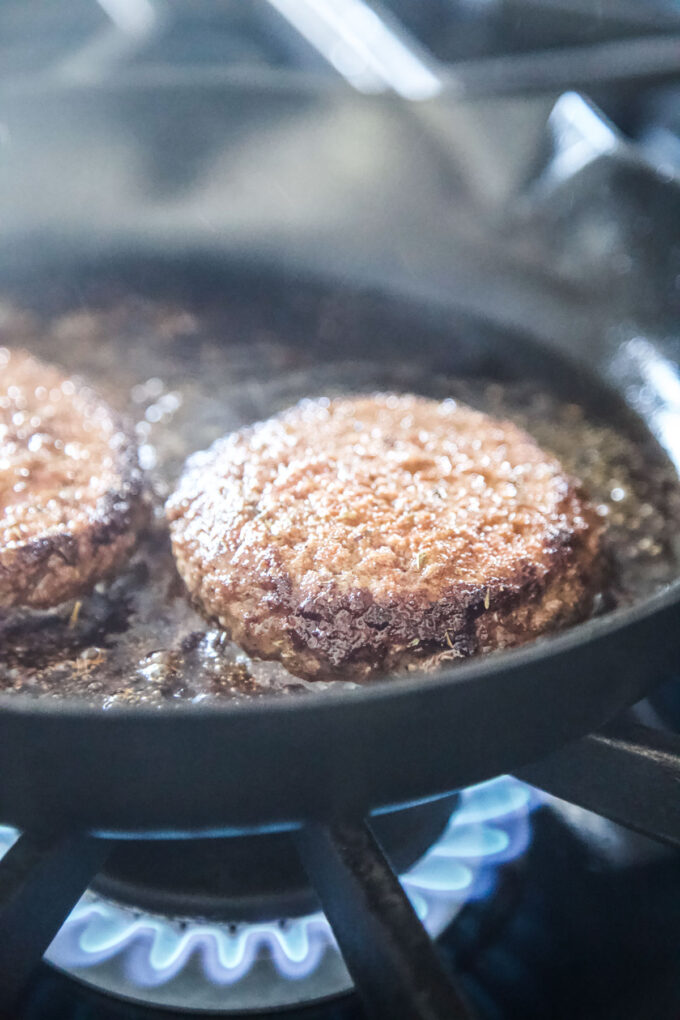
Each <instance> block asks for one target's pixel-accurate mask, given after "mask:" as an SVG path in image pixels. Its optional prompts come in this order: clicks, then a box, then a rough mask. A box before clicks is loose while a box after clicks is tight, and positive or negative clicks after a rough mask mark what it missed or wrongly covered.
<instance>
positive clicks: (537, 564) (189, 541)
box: [167, 394, 602, 679]
mask: <svg viewBox="0 0 680 1020" xmlns="http://www.w3.org/2000/svg"><path fill="white" fill-rule="evenodd" d="M167 515H168V519H169V521H170V531H171V537H172V544H173V550H174V553H175V557H176V561H177V565H178V568H179V571H180V574H181V575H182V577H183V579H184V581H185V583H186V585H187V587H188V589H189V591H190V592H191V593H192V595H193V597H194V598H195V600H196V601H197V603H198V604H199V605H200V606H201V608H202V609H203V611H204V612H205V613H206V615H208V616H209V617H210V618H213V619H215V620H217V621H218V622H219V623H220V624H221V625H222V626H223V627H224V628H226V630H227V631H228V632H229V634H230V635H231V637H232V638H233V640H235V641H236V642H238V643H239V644H240V645H241V646H242V647H243V648H244V649H245V650H246V651H247V652H248V653H250V654H251V655H255V656H259V657H261V658H265V659H278V660H280V661H281V662H283V663H284V665H285V666H286V667H287V668H288V669H289V670H290V671H291V672H292V673H295V674H297V675H299V676H302V677H306V678H309V679H324V678H339V677H345V678H348V679H349V678H352V679H357V678H361V677H366V676H368V675H369V674H371V673H373V672H375V671H386V670H391V669H400V668H405V667H408V666H409V665H412V664H414V663H416V664H417V663H418V662H422V660H423V659H424V658H425V657H428V656H432V655H437V654H438V653H444V654H445V657H447V658H458V657H460V658H462V657H466V656H470V655H474V654H477V653H480V652H486V651H491V650H494V649H499V648H507V647H511V646H514V645H519V644H522V643H524V642H526V641H528V640H530V639H531V638H533V637H535V636H536V635H538V634H541V633H544V632H546V631H549V630H553V629H555V628H558V627H563V626H565V625H567V624H569V623H573V622H575V621H577V620H579V619H582V618H584V617H585V616H586V615H588V613H589V612H590V611H591V608H592V600H593V596H594V594H595V592H596V591H597V590H598V587H599V586H600V584H601V579H602V577H601V575H602V572H601V556H600V537H601V526H600V522H599V518H598V517H597V515H596V513H595V511H594V509H593V508H592V507H591V506H590V504H589V503H588V502H587V500H586V499H585V497H584V496H583V494H582V493H581V492H580V491H579V489H578V485H577V484H576V483H575V482H574V481H573V480H572V479H570V478H569V477H568V476H567V475H566V474H565V472H564V470H563V468H562V466H561V465H560V464H559V462H558V461H557V460H555V458H553V457H552V456H550V455H549V454H547V453H546V452H544V451H543V450H542V449H541V448H540V447H539V446H538V445H537V444H536V443H535V442H534V440H533V439H532V438H531V437H530V436H529V435H527V434H526V433H525V432H523V431H522V430H521V429H519V428H517V427H516V426H515V425H513V424H512V423H510V422H507V421H498V420H495V419H493V418H490V417H489V416H488V415H486V414H483V413H481V412H478V411H475V410H472V409H471V408H469V407H466V406H464V405H462V404H460V403H456V402H455V401H453V400H445V401H443V402H441V403H439V402H436V401H433V400H427V399H424V398H421V397H416V396H411V395H405V396H397V395H394V394H376V395H374V396H370V397H353V398H346V399H336V400H328V399H319V400H313V401H312V400H306V401H302V402H301V403H300V404H298V405H297V406H296V407H293V408H291V409H290V410H288V411H286V412H284V413H282V414H280V415H277V416H276V417H274V418H271V419H269V420H268V421H264V422H261V423H259V424H257V425H254V426H252V427H250V428H246V429H242V430H240V431H239V432H236V433H234V434H233V435H230V436H227V437H225V438H223V439H220V440H218V441H217V442H215V443H214V444H213V446H212V447H211V448H210V449H209V450H207V451H205V452H202V453H198V454H195V455H194V456H193V457H192V458H190V459H189V461H188V462H187V465H186V468H185V471H184V474H183V476H182V478H181V480H180V483H179V486H178V488H177V491H176V492H175V493H174V495H173V496H172V497H171V498H170V500H169V501H168V504H167Z"/></svg>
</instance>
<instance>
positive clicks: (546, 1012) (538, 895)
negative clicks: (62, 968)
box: [20, 801, 680, 1020]
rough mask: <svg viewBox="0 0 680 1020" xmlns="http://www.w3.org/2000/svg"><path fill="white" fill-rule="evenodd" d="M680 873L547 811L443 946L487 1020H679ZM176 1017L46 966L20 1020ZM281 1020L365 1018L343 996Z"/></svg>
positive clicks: (670, 857) (624, 835) (600, 830)
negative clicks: (112, 995) (519, 854)
mask: <svg viewBox="0 0 680 1020" xmlns="http://www.w3.org/2000/svg"><path fill="white" fill-rule="evenodd" d="M679 865H680V855H678V853H677V852H673V851H670V850H668V849H665V848H662V847H660V845H659V844H657V843H654V842H652V841H651V840H648V839H646V838H644V837H639V836H633V835H631V833H629V832H628V831H627V830H624V829H622V828H620V827H619V826H615V825H613V824H612V823H609V822H605V821H603V820H602V819H601V818H599V817H598V816H596V815H592V814H590V813H588V812H584V811H581V810H580V809H575V808H571V807H568V806H567V805H565V804H564V803H563V802H560V801H550V802H548V803H546V804H545V805H544V806H542V807H540V808H538V809H537V811H536V812H535V813H534V837H533V841H532V844H531V847H530V848H529V849H528V851H527V853H526V854H525V855H523V856H522V857H521V858H520V859H517V860H516V861H515V862H513V863H511V864H509V865H507V866H506V867H505V869H504V871H503V873H502V875H501V876H500V879H499V882H498V886H497V888H496V889H495V891H494V893H493V895H491V896H490V897H488V898H487V899H484V900H482V901H477V902H474V903H471V904H469V905H468V906H467V907H465V908H464V909H463V911H462V912H461V914H460V915H459V916H458V918H457V919H456V920H455V922H454V923H453V925H452V926H451V927H450V928H449V930H448V931H447V932H446V933H445V935H444V936H443V937H442V938H441V939H440V941H439V945H440V947H441V949H442V951H443V954H444V956H445V958H446V959H447V961H448V962H450V964H451V965H452V966H453V967H454V968H455V971H456V973H457V974H458V975H459V977H460V979H461V980H462V983H463V985H464V987H465V990H466V992H467V993H468V996H469V999H470V1001H471V1002H473V1003H474V1006H475V1008H476V1010H477V1015H478V1016H479V1017H480V1020H544V1018H546V1017H548V1016H549V1017H551V1018H553V1017H554V1018H555V1020H558V1018H565V1020H566V1018H569V1020H572V1018H575V1017H578V1018H579V1020H624V1018H625V1020H672V1018H675V1017H676V1016H677V1015H678V1011H679V1010H680V968H679V966H678V944H679V937H680V882H679V881H678V869H679ZM170 1015H172V1014H169V1013H167V1012H163V1011H159V1010H151V1009H148V1008H140V1007H137V1006H133V1005H131V1004H126V1003H121V1002H119V1001H115V1000H112V999H110V998H109V997H106V996H103V995H101V994H98V993H96V992H93V991H91V990H90V989H86V988H84V987H81V986H78V985H76V984H75V983H74V982H73V981H72V980H71V979H69V978H66V977H64V976H63V975H61V974H58V973H57V972H55V971H54V970H52V969H51V968H49V967H48V966H46V965H43V966H42V968H41V969H40V971H39V972H38V973H37V974H36V975H35V978H34V979H33V981H32V982H31V985H30V987H29V988H28V990H27V994H26V996H25V998H24V1000H23V1003H22V1006H21V1012H20V1016H21V1017H22V1020H76V1018H77V1020H122V1018H125V1020H151V1018H160V1017H162V1016H166V1017H167V1016H170ZM203 1015H214V1016H217V1015H218V1014H203ZM251 1015H252V1014H251ZM284 1015H285V1016H287V1017H290V1018H291V1020H293V1018H297V1017H299V1018H300V1020H360V1018H362V1017H363V1016H364V1015H365V1014H364V1013H363V1011H362V1010H361V1008H360V1006H359V1005H358V1004H357V1003H356V1001H355V1000H354V998H353V996H345V997H343V998H340V999H338V1000H337V1001H335V1002H332V1003H329V1004H326V1005H320V1006H312V1007H307V1008H304V1009H300V1010H293V1011H287V1012H286V1013H285V1014H284Z"/></svg>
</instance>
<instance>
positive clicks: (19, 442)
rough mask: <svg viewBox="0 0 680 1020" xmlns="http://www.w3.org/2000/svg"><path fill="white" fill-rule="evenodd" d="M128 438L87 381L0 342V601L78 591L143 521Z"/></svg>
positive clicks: (39, 602)
mask: <svg viewBox="0 0 680 1020" xmlns="http://www.w3.org/2000/svg"><path fill="white" fill-rule="evenodd" d="M142 488H143V486H142V475H141V471H140V468H139V462H138V458H137V448H136V445H135V443H134V439H133V437H132V435H131V434H130V433H129V431H127V429H126V428H125V426H124V425H123V423H122V422H121V420H120V418H119V417H118V416H117V415H116V414H115V413H114V412H113V411H112V410H111V408H110V407H109V406H108V405H107V404H106V403H105V402H104V401H103V400H101V399H100V398H99V397H97V396H96V394H95V393H94V392H93V391H92V390H91V389H89V388H88V387H87V386H85V385H83V384H82V383H79V382H77V381H75V380H73V379H69V378H67V377H66V376H65V375H64V374H63V373H62V372H61V371H60V370H59V369H58V368H55V367H54V366H52V365H45V364H43V363H42V362H40V361H37V360H36V359H35V358H33V357H32V356H31V355H30V354H27V353H26V352H25V351H9V350H7V348H3V347H0V608H9V607H14V606H23V607H31V608H36V609H45V608H48V607H50V606H53V605H57V604H58V603H60V602H63V601H64V600H65V599H68V598H71V597H73V596H75V595H79V594H81V593H82V592H84V591H87V589H89V588H90V587H92V585H93V584H95V583H96V582H97V581H98V580H100V579H101V578H102V577H104V576H105V575H106V574H107V573H109V572H110V571H111V570H112V569H113V568H114V567H116V566H117V565H118V564H119V563H120V562H121V560H122V559H123V558H124V557H125V556H126V554H127V553H128V552H129V550H130V549H131V548H132V546H133V544H134V542H135V538H136V531H137V530H138V528H139V526H140V524H141V522H142V521H143V519H144V504H143V499H142Z"/></svg>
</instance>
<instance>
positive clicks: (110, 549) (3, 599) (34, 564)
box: [0, 418, 150, 610]
mask: <svg viewBox="0 0 680 1020" xmlns="http://www.w3.org/2000/svg"><path fill="white" fill-rule="evenodd" d="M115 431H116V432H121V433H122V434H123V435H124V436H125V442H124V444H123V445H122V447H121V448H120V450H119V451H118V453H117V458H116V465H115V468H114V469H113V472H112V474H113V476H114V478H113V479H112V481H114V479H115V481H114V484H115V488H111V489H108V490H107V491H106V492H105V493H104V494H103V495H102V496H100V497H99V499H98V500H97V502H96V503H95V504H94V508H93V514H92V516H91V518H90V520H89V521H88V523H87V524H86V525H85V526H82V527H80V528H79V529H78V530H77V531H75V532H74V531H70V530H68V528H65V529H63V530H60V531H52V532H49V533H47V534H44V535H35V536H34V537H32V538H30V539H28V540H27V541H26V542H24V543H21V544H17V545H16V546H15V547H13V548H4V549H2V548H0V610H2V609H13V608H20V607H22V608H28V609H49V608H51V607H53V606H56V605H59V604H60V603H61V602H65V601H67V600H68V599H70V598H74V597H75V596H76V595H81V594H86V593H87V592H88V591H90V590H91V589H92V588H93V587H94V586H95V584H97V583H98V582H99V581H101V580H102V579H104V578H105V577H107V576H108V575H109V574H110V573H111V571H113V570H114V569H115V568H116V567H117V566H119V564H120V563H121V562H122V561H123V560H124V559H125V558H126V557H127V555H128V554H129V553H130V552H131V551H132V549H133V548H134V546H135V545H136V542H137V537H138V534H139V532H140V531H141V529H142V528H143V527H144V526H145V524H146V523H147V521H148V519H149V514H150V504H149V502H148V500H147V499H146V487H145V481H144V474H143V471H142V469H141V467H140V465H139V455H138V451H137V443H136V439H135V435H134V432H133V430H132V428H130V427H129V426H128V425H127V424H126V423H125V422H124V421H123V420H122V419H120V418H117V419H115Z"/></svg>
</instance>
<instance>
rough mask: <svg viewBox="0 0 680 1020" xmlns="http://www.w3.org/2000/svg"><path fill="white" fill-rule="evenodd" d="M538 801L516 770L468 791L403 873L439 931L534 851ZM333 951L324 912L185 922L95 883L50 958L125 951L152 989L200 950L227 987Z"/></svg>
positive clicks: (71, 961)
mask: <svg viewBox="0 0 680 1020" xmlns="http://www.w3.org/2000/svg"><path fill="white" fill-rule="evenodd" d="M536 803H538V794H537V793H536V791H534V790H533V789H532V788H531V787H529V786H526V785H525V784H524V783H521V782H519V780H516V779H514V778H513V777H511V776H501V777H499V778H497V779H493V780H490V781H489V782H485V783H480V784H479V785H478V786H474V787H470V788H469V789H466V790H464V791H463V792H462V793H461V796H460V801H459V804H458V806H457V808H456V810H455V811H454V812H453V814H452V816H451V819H450V820H449V823H448V825H447V827H446V829H445V831H444V833H443V834H442V836H441V837H440V838H439V840H438V841H437V842H436V843H435V844H434V846H432V847H431V848H430V850H429V851H428V852H427V853H426V854H425V855H424V856H423V857H422V858H420V860H419V861H417V862H416V864H415V865H414V866H413V867H412V868H411V869H410V870H409V871H408V872H407V873H406V874H404V875H403V876H402V878H401V881H402V884H403V886H404V889H405V891H406V893H407V895H408V896H409V898H410V900H411V902H412V904H413V906H414V908H415V910H416V912H417V913H418V916H419V917H420V919H421V920H422V922H423V924H424V925H425V927H426V929H427V930H428V932H429V933H430V934H431V935H432V936H433V937H436V936H437V935H439V934H440V933H441V932H442V931H443V930H444V928H445V927H446V926H447V925H448V924H449V923H450V922H451V921H452V919H453V918H454V917H455V916H456V914H457V912H458V911H459V910H460V908H461V906H462V905H463V904H464V903H466V902H469V901H470V900H473V899H475V898H479V897H481V896H485V895H487V894H488V893H489V891H490V890H491V889H492V888H493V884H494V881H495V876H496V874H497V872H498V868H499V866H500V865H501V864H503V863H505V862H506V861H509V860H511V859H513V858H515V857H518V856H519V855H521V854H523V853H524V851H525V850H526V849H527V847H528V845H529V842H530V838H531V820H530V813H531V810H532V808H533V807H534V806H535V804H536ZM16 839H17V832H16V830H15V829H10V828H7V827H0V858H1V857H2V856H3V855H4V854H5V853H6V852H7V850H8V849H9V848H10V847H11V846H12V844H13V843H14V842H15V841H16ZM328 951H334V952H336V953H337V952H338V949H337V945H336V942H335V938H334V936H333V932H332V930H331V927H330V925H329V923H328V921H327V920H326V918H325V916H324V915H323V914H322V913H315V914H310V915H308V916H306V917H301V918H296V919H293V920H289V921H286V922H280V921H271V922H268V923H260V924H244V923H240V924H232V925H227V924H217V923H207V922H199V921H184V922H179V921H172V920H169V919H166V918H162V917H157V916H151V915H140V914H139V912H137V911H134V910H132V909H130V908H127V907H122V906H118V905H117V904H113V903H110V902H108V901H105V900H102V899H101V898H100V897H98V896H97V895H96V894H94V893H92V892H89V891H88V892H86V893H85V895H84V896H83V898H82V899H81V900H80V902H79V903H78V904H77V905H76V907H75V908H74V910H73V911H72V913H71V915H70V916H69V918H68V919H67V920H66V922H65V923H64V925H63V926H62V929H61V931H60V932H59V934H58V935H57V936H56V938H55V939H54V941H53V942H52V944H51V946H50V947H49V949H48V951H47V953H46V959H47V960H49V961H50V962H51V963H53V964H54V965H55V966H57V967H59V968H61V969H63V970H66V971H69V970H74V969H77V970H82V968H92V967H96V965H98V964H101V963H103V962H104V961H109V960H111V959H113V958H114V957H116V958H117V957H120V959H121V961H122V962H123V965H124V967H125V970H126V973H127V977H128V979H129V980H130V981H131V982H132V983H133V984H134V985H135V986H137V987H139V988H152V987H157V986H161V985H163V984H165V983H167V982H169V981H171V980H172V979H173V978H175V977H176V976H177V975H178V974H180V973H181V972H182V970H183V969H184V968H185V967H186V965H187V963H188V961H189V960H190V959H191V958H192V957H194V956H197V957H198V959H199V960H200V962H201V964H202V968H203V973H204V975H205V977H206V979H207V980H208V981H210V982H213V983H214V984H215V985H218V986H227V985H233V984H234V983H235V982H237V981H239V980H240V979H241V978H243V977H244V976H245V975H247V974H248V973H249V971H250V970H251V968H252V967H253V965H254V964H255V963H256V961H260V960H263V959H267V960H269V961H270V962H271V963H272V964H273V966H274V967H275V968H276V970H277V971H278V973H279V974H280V975H281V976H282V977H284V978H287V979H290V980H300V979H303V978H306V977H309V975H310V974H311V973H312V972H313V971H314V970H315V969H316V968H317V967H318V965H319V963H320V961H321V959H322V957H323V956H324V954H325V953H326V952H328Z"/></svg>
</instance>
